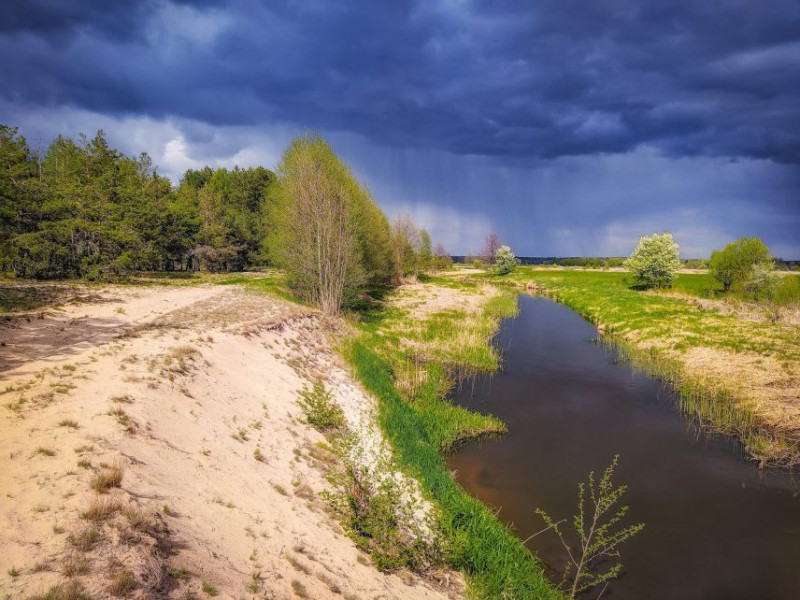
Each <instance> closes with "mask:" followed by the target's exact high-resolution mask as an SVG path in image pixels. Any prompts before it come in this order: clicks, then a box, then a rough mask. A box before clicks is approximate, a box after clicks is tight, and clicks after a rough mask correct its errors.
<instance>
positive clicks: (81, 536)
mask: <svg viewBox="0 0 800 600" xmlns="http://www.w3.org/2000/svg"><path fill="white" fill-rule="evenodd" d="M99 539H100V532H99V531H97V529H95V528H94V527H86V528H85V529H81V530H80V531H79V532H78V533H73V534H70V536H69V538H68V541H69V543H70V544H72V545H73V546H74V547H75V549H76V550H80V551H81V552H88V551H89V550H91V549H92V548H94V545H95V544H96V543H97V541H98V540H99Z"/></svg>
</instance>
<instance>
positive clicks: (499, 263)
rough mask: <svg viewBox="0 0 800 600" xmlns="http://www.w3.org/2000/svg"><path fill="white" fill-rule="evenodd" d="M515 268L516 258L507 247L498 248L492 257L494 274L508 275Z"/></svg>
mask: <svg viewBox="0 0 800 600" xmlns="http://www.w3.org/2000/svg"><path fill="white" fill-rule="evenodd" d="M516 268H517V257H516V256H515V255H514V252H513V251H512V250H511V248H509V247H508V246H500V247H499V248H498V249H497V252H496V253H495V255H494V272H495V273H497V274H498V275H508V274H509V273H511V271H513V270H514V269H516Z"/></svg>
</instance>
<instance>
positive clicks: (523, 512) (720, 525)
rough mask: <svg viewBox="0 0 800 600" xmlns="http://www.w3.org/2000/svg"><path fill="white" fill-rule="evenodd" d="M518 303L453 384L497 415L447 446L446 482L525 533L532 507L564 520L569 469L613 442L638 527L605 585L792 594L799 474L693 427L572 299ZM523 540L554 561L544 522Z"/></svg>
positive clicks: (693, 592)
mask: <svg viewBox="0 0 800 600" xmlns="http://www.w3.org/2000/svg"><path fill="white" fill-rule="evenodd" d="M520 309H521V312H520V315H519V316H518V317H517V318H515V319H508V320H506V321H505V322H504V323H503V325H502V327H501V330H500V332H499V334H498V336H497V338H496V340H495V343H496V344H497V345H498V346H499V347H500V348H502V349H503V357H504V358H503V366H504V370H503V372H502V373H500V374H499V375H496V376H495V377H494V378H491V379H488V378H487V379H483V380H478V381H477V382H475V384H474V386H472V385H469V384H467V385H465V386H464V387H463V388H462V389H461V390H460V391H459V392H457V393H456V394H455V397H454V400H455V402H456V403H458V404H461V405H464V406H468V407H470V408H473V409H476V410H480V411H484V412H491V413H493V414H495V415H497V416H499V417H501V418H502V419H504V420H505V421H506V423H507V424H508V434H507V435H505V436H503V437H502V438H500V439H497V440H492V441H487V442H484V443H482V444H470V445H467V446H465V447H464V448H462V449H461V450H459V451H458V452H457V453H456V454H454V455H453V456H451V457H450V458H449V459H448V461H447V462H448V465H449V466H450V468H451V469H454V470H456V471H457V479H458V481H459V482H460V483H461V484H462V485H463V486H464V487H465V488H466V489H467V490H468V491H469V492H470V493H472V494H473V495H475V496H476V497H478V498H479V499H480V500H482V501H483V502H485V503H487V504H489V505H491V506H493V507H495V508H499V509H500V513H499V516H500V518H501V519H502V520H504V521H505V522H507V523H513V525H514V528H515V532H516V533H517V535H518V536H519V537H520V538H521V539H525V538H527V537H528V536H529V535H531V534H532V533H535V532H536V531H539V530H540V529H541V528H542V527H543V524H542V522H541V520H540V519H539V517H538V516H536V515H535V514H534V509H535V508H536V507H541V508H543V509H545V510H546V511H548V512H549V513H550V515H551V516H552V517H553V518H555V519H560V518H564V517H568V518H569V519H570V522H571V517H572V515H573V513H574V512H575V508H576V503H577V484H578V482H579V481H582V480H584V479H585V478H586V476H587V474H588V472H589V471H590V470H595V471H597V472H598V473H599V472H601V471H602V470H603V469H604V468H605V467H606V466H607V465H608V463H609V462H610V461H611V458H612V456H613V454H615V453H619V454H620V465H619V467H618V469H617V472H616V476H615V479H616V481H617V482H619V483H626V484H628V486H629V488H628V493H627V494H626V496H625V502H626V503H627V504H629V505H630V507H631V510H630V522H631V523H632V522H636V521H644V522H645V523H646V527H645V529H644V531H643V532H642V533H640V534H639V536H638V537H636V538H634V539H633V540H631V541H629V542H628V543H627V545H625V546H624V547H623V548H622V553H623V556H622V558H623V564H624V565H625V574H624V575H623V577H622V578H621V579H619V580H617V581H615V582H613V583H612V584H611V586H610V587H609V589H608V590H607V592H606V593H605V594H604V595H603V598H618V599H647V600H667V599H669V600H700V599H702V600H722V599H737V600H738V599H741V600H745V599H747V600H759V599H761V600H769V599H776V600H778V599H780V600H791V599H800V483H799V482H798V477H797V475H795V476H791V475H788V474H785V473H776V472H768V473H763V472H759V470H758V469H757V468H756V467H755V466H754V465H753V464H752V463H750V462H748V461H746V460H745V459H744V458H743V455H742V451H741V448H740V447H739V446H738V445H737V444H736V443H734V442H731V441H730V440H727V439H720V438H717V439H710V438H709V437H707V436H703V435H698V434H697V432H696V431H694V430H693V429H692V428H691V427H690V426H689V425H688V424H687V421H686V419H684V418H683V417H681V416H680V415H679V414H678V411H677V409H676V408H675V403H674V396H673V395H672V392H671V391H670V390H669V389H667V388H666V387H665V386H663V385H661V384H660V383H659V382H658V381H657V380H655V379H653V378H651V377H649V376H647V375H645V374H643V373H641V372H639V371H636V370H634V369H632V368H631V367H629V366H628V365H626V364H618V363H616V362H615V354H614V352H613V351H611V350H609V349H607V348H605V347H603V346H602V345H600V344H597V343H595V342H594V340H595V339H596V338H597V335H598V334H597V330H596V329H595V328H594V326H592V325H591V324H589V323H587V322H586V321H585V320H583V319H582V318H581V317H580V316H579V315H577V314H576V313H575V312H573V311H571V310H570V309H568V308H566V307H564V306H561V305H559V304H556V303H554V302H553V301H551V300H548V299H545V298H532V297H529V296H524V295H523V296H521V297H520ZM528 543H529V546H530V547H531V548H532V549H533V550H534V551H535V552H536V553H538V555H539V556H540V557H541V558H542V559H543V560H544V561H545V562H546V563H547V564H548V565H549V566H551V567H555V568H556V569H558V570H559V574H560V568H561V566H562V565H563V562H561V557H562V555H563V550H562V548H561V545H560V543H559V542H558V539H557V538H556V536H555V535H554V534H553V533H552V532H546V533H543V534H541V535H539V536H537V537H535V538H534V539H532V540H531V541H530V542H528ZM553 576H554V577H555V575H553Z"/></svg>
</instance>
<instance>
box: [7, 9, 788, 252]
mask: <svg viewBox="0 0 800 600" xmlns="http://www.w3.org/2000/svg"><path fill="white" fill-rule="evenodd" d="M0 82H2V85H0V122H2V123H5V124H8V125H12V126H18V127H19V128H20V133H22V134H23V135H25V137H26V138H27V139H28V142H29V144H30V145H31V146H33V147H39V146H42V147H46V146H47V144H48V143H49V142H50V141H51V140H52V139H53V138H54V137H55V136H56V135H57V134H63V135H67V136H70V137H75V136H77V135H78V134H79V133H81V132H84V133H86V134H88V135H89V136H90V137H91V136H92V135H93V134H94V132H95V131H96V130H97V129H101V128H102V129H103V130H104V131H105V133H106V135H107V137H108V139H109V140H110V141H111V142H112V144H113V145H115V147H117V148H119V149H120V150H122V151H124V152H126V153H128V154H138V153H140V152H142V151H146V152H147V153H149V154H150V155H151V156H152V157H153V159H154V162H155V164H157V165H158V167H159V172H160V173H161V174H162V175H166V176H168V177H170V178H171V179H172V180H173V182H175V183H177V181H178V180H179V179H180V177H181V175H182V173H183V172H184V171H185V170H186V169H187V168H198V167H202V166H204V165H206V164H209V165H212V166H224V167H233V166H234V165H239V166H242V167H247V166H255V165H263V166H266V167H268V168H274V167H275V166H276V165H277V163H278V162H279V160H280V156H281V153H282V152H283V149H284V148H285V147H286V145H287V144H288V143H289V142H290V141H291V139H292V138H293V137H295V136H297V135H300V134H301V133H303V132H306V131H315V132H318V133H320V134H321V135H323V136H324V137H325V138H326V139H328V141H329V142H331V144H332V145H333V147H334V149H335V150H336V152H337V153H338V154H339V156H340V157H341V158H342V159H343V160H345V161H346V162H348V163H349V164H350V165H351V167H352V168H353V171H354V172H355V173H356V175H357V176H358V178H359V179H360V180H361V181H362V182H363V183H364V184H365V185H366V186H367V187H369V189H370V190H371V191H372V193H373V195H374V196H375V198H376V200H377V201H378V202H379V204H380V205H381V207H382V208H383V209H384V211H385V212H386V213H387V214H388V215H389V216H390V217H394V216H396V215H398V214H401V213H408V214H410V215H412V216H413V217H414V218H415V220H416V221H417V223H418V224H419V225H420V226H422V227H426V228H427V229H428V231H429V232H430V233H431V235H432V237H433V238H434V241H441V242H443V243H444V244H445V245H446V247H447V248H448V250H449V251H450V252H451V253H453V254H467V253H471V252H477V251H478V250H479V248H480V246H481V245H482V239H483V238H484V237H485V235H486V234H487V232H488V231H490V230H494V231H496V232H497V233H498V234H499V236H500V237H501V239H502V240H503V241H504V242H506V243H508V244H509V245H511V247H512V248H513V249H514V250H515V251H516V253H517V254H518V255H521V256H620V255H627V254H629V253H630V251H631V250H632V248H633V247H634V246H635V244H636V240H637V238H638V236H639V235H641V234H648V233H653V232H661V231H670V232H672V233H673V235H674V236H675V238H676V240H677V241H678V242H679V244H680V245H681V249H682V252H681V253H682V255H683V256H684V257H687V258H688V257H707V256H708V254H709V253H710V251H711V250H713V249H715V248H720V247H722V246H723V245H724V244H725V243H727V242H729V241H731V240H733V239H735V238H737V237H740V236H759V237H761V238H762V239H763V240H764V241H765V242H766V243H767V245H769V246H770V248H771V249H772V252H773V255H775V256H779V257H783V258H786V259H799V258H800V2H797V0H770V1H768V2H764V1H756V0H703V1H702V2H700V1H698V0H642V1H633V0H603V1H602V2H587V1H585V0H581V1H578V0H493V1H492V0H485V1H478V0H474V1H473V0H409V1H393V0H384V1H375V0H358V1H347V0H341V1H336V2H333V1H330V0H307V1H291V0H276V1H273V2H258V1H256V0H230V1H216V0H200V1H197V2H187V1H184V0H6V2H4V3H3V9H2V19H0Z"/></svg>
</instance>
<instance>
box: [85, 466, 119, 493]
mask: <svg viewBox="0 0 800 600" xmlns="http://www.w3.org/2000/svg"><path fill="white" fill-rule="evenodd" d="M123 474H124V471H123V469H122V467H121V466H120V465H118V464H114V465H111V466H110V467H107V468H105V469H103V471H101V472H100V473H98V474H97V475H95V476H94V478H93V479H92V481H91V483H90V484H89V485H90V487H91V488H92V489H93V490H94V491H95V492H97V493H99V494H103V493H105V492H107V491H108V490H110V489H111V488H116V487H119V486H120V485H122V476H123Z"/></svg>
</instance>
